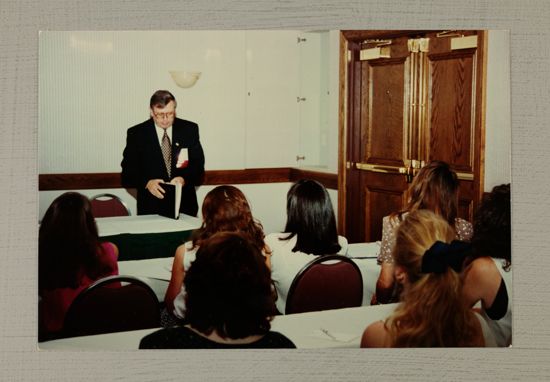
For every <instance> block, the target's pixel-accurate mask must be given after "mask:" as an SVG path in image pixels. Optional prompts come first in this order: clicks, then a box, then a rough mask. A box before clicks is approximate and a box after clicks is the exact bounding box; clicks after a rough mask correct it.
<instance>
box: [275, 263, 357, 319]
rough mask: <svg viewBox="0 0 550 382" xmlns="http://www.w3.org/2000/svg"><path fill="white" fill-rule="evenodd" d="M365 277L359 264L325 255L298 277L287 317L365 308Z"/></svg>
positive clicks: (290, 292) (305, 267) (292, 289)
mask: <svg viewBox="0 0 550 382" xmlns="http://www.w3.org/2000/svg"><path fill="white" fill-rule="evenodd" d="M362 302H363V277H362V276H361V271H360V269H359V267H358V266H357V264H355V263H354V262H353V260H352V259H350V258H348V257H345V256H342V255H323V256H315V258H314V259H313V260H312V261H310V262H309V263H307V264H306V265H305V266H304V267H303V268H302V269H301V270H300V272H298V274H297V275H296V276H295V277H294V280H293V281H292V284H291V285H290V289H289V291H288V297H287V300H286V307H285V314H291V313H302V312H313V311H319V310H327V309H340V308H350V307H355V306H361V304H362Z"/></svg>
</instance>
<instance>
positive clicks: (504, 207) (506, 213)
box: [469, 183, 512, 269]
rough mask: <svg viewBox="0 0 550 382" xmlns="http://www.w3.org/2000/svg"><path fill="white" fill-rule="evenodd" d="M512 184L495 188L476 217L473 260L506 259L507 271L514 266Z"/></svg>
mask: <svg viewBox="0 0 550 382" xmlns="http://www.w3.org/2000/svg"><path fill="white" fill-rule="evenodd" d="M510 221H511V213H510V183H508V184H501V185H499V186H495V187H493V189H492V191H491V193H490V194H488V195H486V196H485V197H484V198H483V200H482V202H481V205H480V206H479V208H478V210H477V211H476V214H475V217H474V236H473V237H472V247H473V256H472V258H471V259H469V260H473V259H475V258H478V257H482V256H490V257H494V258H496V259H504V260H505V261H506V263H505V267H504V268H505V269H508V268H509V267H510V265H511V264H512V228H511V222H510Z"/></svg>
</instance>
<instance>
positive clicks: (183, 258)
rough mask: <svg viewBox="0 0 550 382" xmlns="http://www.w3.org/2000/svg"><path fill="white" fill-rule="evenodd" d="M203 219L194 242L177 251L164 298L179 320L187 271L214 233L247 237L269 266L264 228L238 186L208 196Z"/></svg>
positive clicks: (182, 308)
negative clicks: (197, 253)
mask: <svg viewBox="0 0 550 382" xmlns="http://www.w3.org/2000/svg"><path fill="white" fill-rule="evenodd" d="M202 219H203V223H202V225H201V227H200V228H199V229H198V230H196V231H194V232H193V234H192V236H191V240H190V241H187V242H186V243H184V244H182V245H180V246H179V247H178V248H177V249H176V253H175V256H174V261H173V264H172V277H171V279H170V283H169V284H168V288H167V290H166V294H165V297H164V303H165V305H166V308H167V310H168V312H170V313H172V314H173V315H174V316H176V318H178V319H184V318H185V287H184V285H183V280H184V278H185V272H186V271H187V270H188V269H189V267H190V266H191V263H192V262H193V261H194V260H195V257H196V252H197V249H198V248H199V247H200V246H201V244H202V242H203V241H204V240H207V239H208V238H209V237H210V236H212V235H214V234H215V233H217V232H222V231H226V232H240V233H242V234H244V235H245V236H246V237H248V239H249V240H250V242H251V243H252V244H253V245H255V246H257V247H258V248H259V249H260V250H261V251H263V253H264V255H265V256H266V264H267V265H268V266H269V265H270V263H269V255H270V251H269V249H268V248H267V247H266V246H265V244H264V232H263V228H262V225H261V224H260V223H259V222H258V221H256V220H255V219H254V217H253V216H252V212H251V210H250V205H249V204H248V201H247V200H246V197H245V196H244V194H243V193H242V192H241V191H240V190H239V189H238V188H237V187H234V186H227V185H225V186H218V187H216V188H214V189H213V190H211V191H210V192H209V193H208V194H206V196H205V198H204V201H203V204H202ZM164 319H165V317H164V318H163V320H164Z"/></svg>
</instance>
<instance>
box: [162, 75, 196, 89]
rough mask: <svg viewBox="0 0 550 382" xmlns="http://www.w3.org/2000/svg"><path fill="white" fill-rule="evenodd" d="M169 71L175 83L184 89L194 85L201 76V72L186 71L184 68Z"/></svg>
mask: <svg viewBox="0 0 550 382" xmlns="http://www.w3.org/2000/svg"><path fill="white" fill-rule="evenodd" d="M169 73H170V75H171V76H172V79H173V80H174V82H175V83H176V85H178V86H179V87H180V88H184V89H185V88H190V87H192V86H193V85H195V83H196V82H197V80H198V79H199V77H200V76H201V72H188V71H185V70H170V71H169Z"/></svg>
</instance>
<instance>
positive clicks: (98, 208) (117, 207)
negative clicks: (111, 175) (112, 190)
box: [90, 194, 131, 218]
mask: <svg viewBox="0 0 550 382" xmlns="http://www.w3.org/2000/svg"><path fill="white" fill-rule="evenodd" d="M90 203H91V205H92V213H93V215H94V217H96V218H104V217H109V216H129V215H131V214H130V210H129V209H128V207H127V206H126V204H125V203H124V202H123V201H122V200H121V199H120V198H119V197H118V196H116V195H113V194H99V195H96V196H94V197H92V198H91V199H90Z"/></svg>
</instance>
